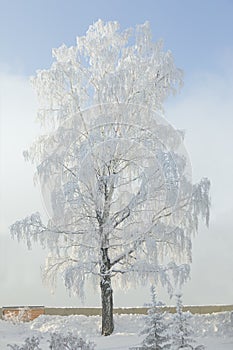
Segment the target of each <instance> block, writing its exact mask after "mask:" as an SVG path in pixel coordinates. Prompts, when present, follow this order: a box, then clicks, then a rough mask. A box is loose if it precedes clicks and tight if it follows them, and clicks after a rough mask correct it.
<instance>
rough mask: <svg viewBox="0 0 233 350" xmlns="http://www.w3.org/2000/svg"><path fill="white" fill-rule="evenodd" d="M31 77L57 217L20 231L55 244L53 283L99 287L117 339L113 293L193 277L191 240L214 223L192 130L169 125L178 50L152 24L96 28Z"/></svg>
mask: <svg viewBox="0 0 233 350" xmlns="http://www.w3.org/2000/svg"><path fill="white" fill-rule="evenodd" d="M53 57H54V63H53V64H52V66H51V68H50V69H48V70H40V71H38V72H37V74H36V76H35V77H34V78H33V79H32V84H33V86H34V88H35V90H36V92H37V95H38V101H39V109H38V119H39V121H40V123H41V126H42V133H41V136H40V137H39V138H38V139H37V140H36V141H35V143H34V144H33V145H32V146H31V147H30V149H29V150H27V151H25V152H24V156H25V158H26V159H29V160H30V161H31V162H32V163H34V164H35V165H36V178H37V180H38V183H39V185H40V186H41V189H42V193H43V195H44V201H45V204H46V206H47V211H48V213H49V220H48V222H47V223H44V222H42V219H41V216H40V214H39V213H34V214H32V215H30V216H28V217H26V218H25V219H23V220H20V221H17V222H16V223H14V224H13V225H12V226H11V233H12V235H13V236H14V237H17V238H18V239H19V240H25V241H26V242H27V245H28V247H29V248H30V247H31V244H32V242H39V243H41V244H42V246H43V247H46V248H48V250H49V255H48V258H47V261H46V264H45V269H44V278H45V279H46V280H47V281H49V282H50V283H53V282H55V279H56V277H57V276H58V275H61V276H62V277H63V279H64V283H65V286H66V287H67V288H68V289H69V290H70V291H71V292H73V293H76V294H78V295H79V296H80V297H81V298H82V297H83V296H84V290H85V284H86V282H87V281H89V280H91V281H92V282H93V285H94V286H98V285H100V291H101V300H102V334H104V335H109V334H111V333H112V332H113V329H114V324H113V287H120V288H122V287H124V288H127V287H132V286H137V285H138V284H145V283H147V281H148V280H149V279H150V281H151V283H155V284H157V283H158V282H159V281H160V282H161V283H162V284H163V285H166V286H167V287H168V288H171V283H170V279H171V276H173V277H174V278H175V280H176V281H178V280H179V281H180V282H182V280H185V279H186V278H187V277H188V275H189V263H190V261H191V238H192V235H193V234H194V233H195V232H196V231H197V230H198V221H199V217H202V218H203V219H204V220H205V222H206V224H208V220H209V194H208V193H209V185H210V184H209V181H208V180H207V179H202V180H201V181H200V183H198V184H196V185H193V184H192V182H191V170H190V169H191V166H190V163H189V160H188V157H187V154H186V151H185V148H184V146H183V133H182V132H180V131H178V130H176V129H174V128H173V127H172V126H171V125H169V123H168V122H166V120H165V119H164V118H163V103H164V100H165V99H166V98H167V96H168V95H169V94H170V93H175V92H176V91H177V90H179V88H180V86H181V85H182V72H181V71H180V70H179V69H177V68H176V66H175V64H174V61H173V57H172V54H171V52H170V51H167V52H165V51H164V50H163V44H162V42H161V41H158V42H156V43H154V42H153V41H152V36H151V31H150V27H149V24H148V23H147V22H146V23H145V24H143V25H138V26H137V27H136V29H135V30H131V29H129V30H125V31H123V32H121V31H120V30H119V24H118V23H117V22H108V23H106V24H105V23H103V22H102V21H101V20H99V21H97V22H96V23H94V24H93V25H91V26H90V27H89V29H88V31H87V33H86V35H85V36H83V37H78V38H77V43H76V45H75V46H73V47H66V46H65V45H62V46H61V47H59V48H58V49H54V50H53Z"/></svg>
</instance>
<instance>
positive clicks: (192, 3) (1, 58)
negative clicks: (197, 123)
mask: <svg viewBox="0 0 233 350" xmlns="http://www.w3.org/2000/svg"><path fill="white" fill-rule="evenodd" d="M0 4H1V7H0V9H1V11H0V42H1V55H0V62H1V63H2V64H7V65H9V69H10V71H11V72H14V73H22V74H26V75H28V74H34V72H35V70H36V69H38V68H40V69H41V68H48V67H49V65H50V63H51V48H53V47H57V46H60V45H61V44H62V43H63V42H64V43H66V44H67V45H72V44H74V43H75V38H76V36H77V35H83V34H84V33H85V31H86V30H87V28H88V26H89V24H92V23H93V22H94V21H96V20H98V19H99V18H101V19H103V20H104V21H109V20H118V21H119V22H120V23H121V26H122V28H127V27H130V26H135V25H136V24H139V23H143V22H144V21H145V20H149V21H150V23H151V27H152V31H153V37H154V39H158V38H163V39H164V41H165V47H167V48H169V49H171V50H172V52H173V53H174V56H175V59H176V62H177V65H178V66H181V67H182V68H183V69H184V70H185V72H186V73H187V74H188V73H189V71H190V70H191V71H193V70H194V71H195V70H199V69H206V68H208V69H211V70H212V69H217V70H218V69H220V67H219V58H220V56H222V55H227V54H228V53H229V52H230V51H231V52H232V49H233V40H232V35H233V21H232V15H233V1H232V0H204V1H203V0H128V1H127V0H116V1H115V0H86V1H84V0H82V1H80V0H67V1H64V0H14V1H12V0H1V1H0Z"/></svg>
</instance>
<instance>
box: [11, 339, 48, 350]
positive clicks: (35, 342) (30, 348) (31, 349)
mask: <svg viewBox="0 0 233 350" xmlns="http://www.w3.org/2000/svg"><path fill="white" fill-rule="evenodd" d="M39 344H40V339H39V338H37V337H34V336H33V337H32V338H27V339H26V340H25V343H24V344H23V345H22V346H19V345H17V344H14V345H11V344H8V345H7V346H8V347H9V348H11V349H12V350H42V349H41V348H40V347H39Z"/></svg>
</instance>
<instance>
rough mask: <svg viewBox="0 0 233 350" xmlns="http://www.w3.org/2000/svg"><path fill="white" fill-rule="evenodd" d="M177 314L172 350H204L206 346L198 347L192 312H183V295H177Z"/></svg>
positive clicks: (175, 316)
mask: <svg viewBox="0 0 233 350" xmlns="http://www.w3.org/2000/svg"><path fill="white" fill-rule="evenodd" d="M176 300H177V302H176V313H175V315H174V317H173V322H174V336H173V343H172V350H180V349H182V350H204V349H205V347H204V345H196V344H195V343H196V341H195V339H194V331H193V328H192V324H191V319H192V315H191V313H190V312H183V302H182V294H181V293H177V294H176Z"/></svg>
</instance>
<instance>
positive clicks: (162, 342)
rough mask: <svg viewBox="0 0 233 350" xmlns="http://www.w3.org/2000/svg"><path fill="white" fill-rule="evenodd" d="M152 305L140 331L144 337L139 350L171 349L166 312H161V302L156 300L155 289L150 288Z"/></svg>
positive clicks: (169, 325)
mask: <svg viewBox="0 0 233 350" xmlns="http://www.w3.org/2000/svg"><path fill="white" fill-rule="evenodd" d="M151 297H152V303H151V306H150V308H149V310H148V314H147V317H146V320H145V327H144V328H143V330H142V331H141V334H142V335H145V338H144V339H143V342H142V345H141V346H140V349H141V350H149V349H150V350H165V349H166V350H167V349H171V335H170V327H171V324H169V322H168V320H167V318H166V312H164V311H163V309H162V306H164V305H163V304H162V303H161V302H158V301H157V300H156V299H157V298H156V291H155V287H154V286H152V287H151Z"/></svg>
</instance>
